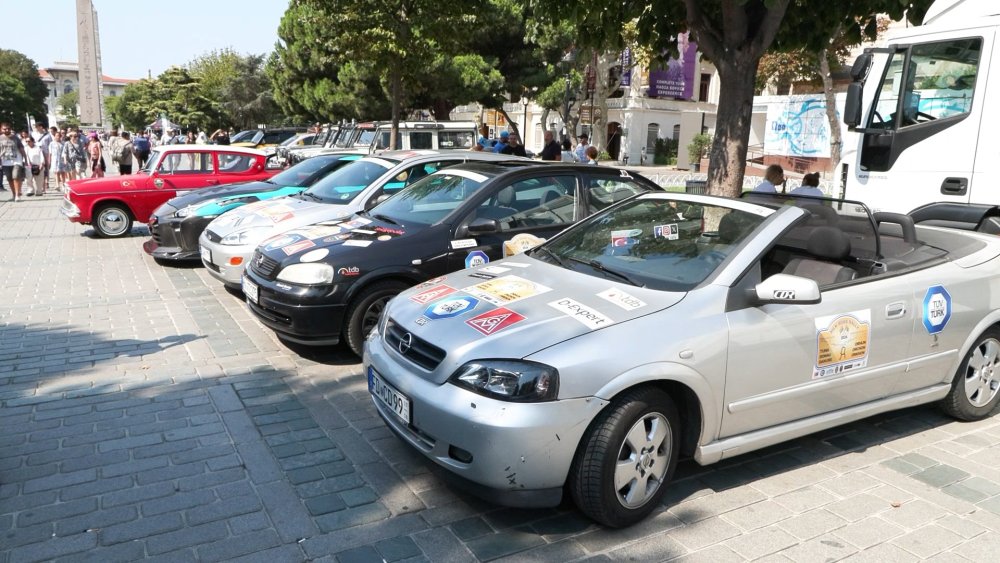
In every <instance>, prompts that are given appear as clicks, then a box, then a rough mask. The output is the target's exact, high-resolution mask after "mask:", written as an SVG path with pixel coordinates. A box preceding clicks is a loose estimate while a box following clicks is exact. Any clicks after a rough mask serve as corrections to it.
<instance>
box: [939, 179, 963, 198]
mask: <svg viewBox="0 0 1000 563" xmlns="http://www.w3.org/2000/svg"><path fill="white" fill-rule="evenodd" d="M968 190H969V179H968V178H945V179H944V182H941V193H943V194H945V195H965V192H967V191H968Z"/></svg>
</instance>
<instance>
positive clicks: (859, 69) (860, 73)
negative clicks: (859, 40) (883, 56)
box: [851, 53, 872, 82]
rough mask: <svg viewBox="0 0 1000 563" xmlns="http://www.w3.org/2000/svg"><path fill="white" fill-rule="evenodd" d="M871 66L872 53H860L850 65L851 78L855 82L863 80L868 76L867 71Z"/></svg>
mask: <svg viewBox="0 0 1000 563" xmlns="http://www.w3.org/2000/svg"><path fill="white" fill-rule="evenodd" d="M871 67H872V54H871V53H861V54H860V55H858V58H856V59H854V64H852V65H851V80H854V81H856V82H863V81H864V79H865V78H866V77H867V76H868V71H869V69H871Z"/></svg>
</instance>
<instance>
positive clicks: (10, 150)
mask: <svg viewBox="0 0 1000 563" xmlns="http://www.w3.org/2000/svg"><path fill="white" fill-rule="evenodd" d="M26 158H27V157H26V156H25V153H24V145H23V144H22V143H21V139H20V138H19V137H18V136H17V134H15V133H14V131H12V130H11V128H10V123H7V122H3V123H0V168H2V169H3V176H4V178H5V179H6V180H7V183H8V184H10V191H11V194H12V195H13V198H12V199H11V201H20V200H21V183H22V182H24V161H25V160H26Z"/></svg>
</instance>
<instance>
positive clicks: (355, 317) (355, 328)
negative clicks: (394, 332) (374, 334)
mask: <svg viewBox="0 0 1000 563" xmlns="http://www.w3.org/2000/svg"><path fill="white" fill-rule="evenodd" d="M407 287H409V286H408V285H407V284H405V283H403V282H400V281H382V282H377V283H374V284H372V285H370V286H369V287H367V288H365V289H364V290H363V291H362V292H361V293H360V294H359V295H358V296H357V297H355V298H354V300H353V301H351V305H350V306H349V307H348V308H347V317H346V321H345V324H344V333H345V334H346V336H347V345H348V346H349V347H350V348H351V351H352V352H354V353H355V354H357V355H359V356H360V355H361V354H362V352H363V351H364V350H363V349H364V343H365V337H366V336H368V333H369V332H371V331H372V329H373V328H375V324H376V323H377V322H378V317H379V315H381V314H382V310H383V309H385V306H386V305H387V304H388V303H389V300H390V299H392V298H393V297H395V296H397V295H399V293H400V292H401V291H403V290H404V289H406V288H407Z"/></svg>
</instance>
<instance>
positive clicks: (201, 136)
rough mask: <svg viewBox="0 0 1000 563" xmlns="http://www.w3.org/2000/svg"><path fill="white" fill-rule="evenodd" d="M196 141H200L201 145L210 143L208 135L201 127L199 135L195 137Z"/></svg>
mask: <svg viewBox="0 0 1000 563" xmlns="http://www.w3.org/2000/svg"><path fill="white" fill-rule="evenodd" d="M195 142H196V143H198V144H199V145H207V144H208V135H206V134H205V132H204V131H202V130H201V129H199V130H198V135H197V137H196V138H195Z"/></svg>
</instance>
